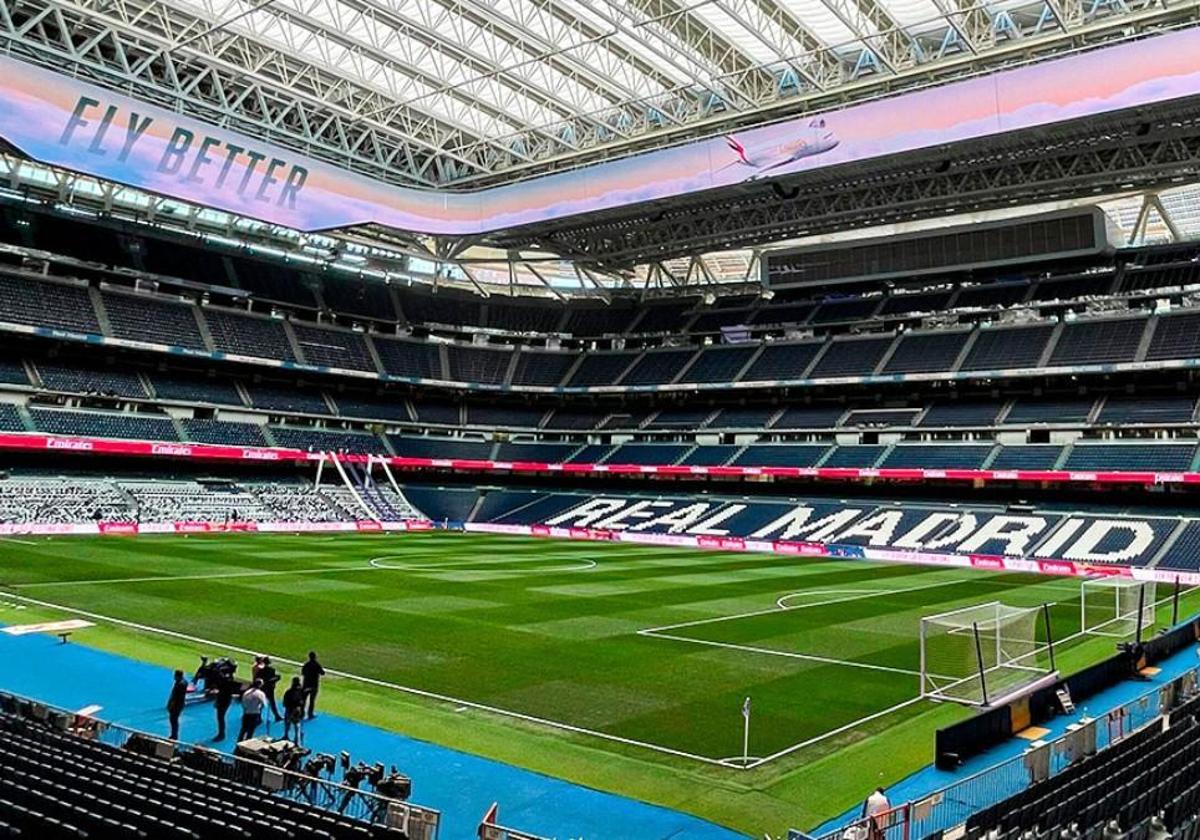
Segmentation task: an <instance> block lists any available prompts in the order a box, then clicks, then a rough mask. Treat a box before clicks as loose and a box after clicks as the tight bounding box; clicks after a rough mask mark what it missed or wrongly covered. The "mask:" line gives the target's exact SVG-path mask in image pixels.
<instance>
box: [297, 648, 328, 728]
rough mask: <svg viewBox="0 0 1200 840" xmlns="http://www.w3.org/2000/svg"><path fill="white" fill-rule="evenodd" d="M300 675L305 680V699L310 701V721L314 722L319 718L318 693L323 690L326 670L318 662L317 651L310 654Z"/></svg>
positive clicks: (311, 651)
mask: <svg viewBox="0 0 1200 840" xmlns="http://www.w3.org/2000/svg"><path fill="white" fill-rule="evenodd" d="M300 674H301V676H302V677H303V678H304V679H303V682H304V694H305V699H306V700H307V701H308V719H309V720H312V719H313V718H315V717H316V716H317V692H319V691H320V690H321V677H323V676H325V669H324V668H322V667H321V663H320V662H318V661H317V652H316V651H315V650H310V651H309V652H308V661H307V662H305V663H304V664H303V665H302V666H300Z"/></svg>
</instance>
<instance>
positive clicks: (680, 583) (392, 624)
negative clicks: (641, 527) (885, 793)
mask: <svg viewBox="0 0 1200 840" xmlns="http://www.w3.org/2000/svg"><path fill="white" fill-rule="evenodd" d="M372 560H375V561H376V563H375V565H374V566H372V565H371V561H372ZM380 566H382V567H383V568H379V567H380ZM0 584H2V585H3V587H4V588H5V589H7V590H9V591H13V592H17V593H20V594H23V595H27V596H29V597H33V598H38V599H41V600H45V601H49V602H53V603H58V604H62V605H65V606H70V607H74V608H78V609H83V610H90V611H94V612H97V613H101V614H104V615H109V616H112V617H115V618H121V619H125V620H129V621H135V622H139V623H143V624H147V625H152V626H156V627H162V628H165V629H170V630H175V631H179V632H184V633H188V634H191V635H195V636H198V637H201V638H206V639H213V640H217V641H220V642H223V643H226V644H230V645H236V646H240V647H245V648H250V649H255V650H262V651H267V652H270V653H273V654H276V655H278V656H282V657H288V658H292V659H299V658H301V657H302V656H303V654H304V652H305V651H307V650H308V649H309V648H316V649H318V650H319V651H320V652H321V655H322V659H323V660H324V661H325V663H326V664H327V665H329V666H332V667H334V668H337V669H339V670H342V671H347V672H351V673H355V674H360V675H363V676H368V677H372V678H376V679H382V680H387V681H390V682H395V683H399V684H402V685H406V686H412V687H416V688H420V689H422V690H425V691H430V692H436V693H439V694H444V695H448V696H451V697H456V698H462V699H464V700H469V701H472V702H476V703H482V704H486V705H489V706H494V707H498V708H500V709H505V710H511V711H513V712H518V713H521V714H525V715H531V716H536V717H539V718H546V719H549V720H553V721H559V722H562V723H566V724H570V725H572V726H575V727H581V728H584V729H589V730H595V731H599V732H604V733H608V734H611V735H616V736H619V737H621V738H628V739H632V740H636V741H643V742H647V743H651V744H655V745H659V746H663V747H668V748H671V749H675V750H680V751H684V752H687V753H692V754H695V755H700V756H705V757H709V758H713V759H721V758H728V757H731V756H736V755H740V752H741V717H740V709H741V704H742V701H743V699H744V698H745V697H746V696H752V697H753V699H754V731H753V737H752V752H753V753H754V754H757V755H770V754H773V753H775V752H777V751H780V750H784V749H786V748H787V747H789V746H791V745H793V744H796V743H798V742H801V741H806V740H809V739H812V738H815V737H818V736H820V735H821V734H822V733H826V732H829V731H831V730H835V729H838V728H840V727H843V726H845V725H847V724H851V723H853V722H855V721H858V720H860V719H862V718H866V717H869V716H871V715H875V714H877V713H878V712H880V711H882V710H884V709H887V708H889V707H892V706H895V705H898V704H901V703H904V702H905V701H907V700H910V699H911V698H912V697H914V696H915V695H916V694H917V691H918V685H917V682H918V681H917V678H916V676H913V675H910V674H905V673H902V672H904V671H913V670H915V669H916V668H917V665H918V646H917V640H916V635H917V634H916V631H917V625H918V622H919V619H920V617H921V616H922V615H926V614H929V613H932V612H939V611H943V610H947V609H954V608H956V607H959V606H968V605H972V604H977V603H981V602H986V601H991V600H1003V601H1005V602H1006V603H1011V604H1020V605H1030V606H1032V605H1036V604H1040V603H1042V602H1045V601H1057V602H1058V603H1059V606H1057V607H1056V608H1055V613H1054V615H1055V623H1056V628H1057V629H1056V631H1055V632H1056V635H1058V636H1060V637H1063V636H1066V635H1068V634H1069V633H1071V632H1074V631H1075V630H1077V629H1078V621H1079V618H1078V582H1077V581H1071V580H1053V579H1047V578H1038V577H1034V576H1025V575H1011V574H1005V575H998V574H994V573H984V572H974V571H961V570H940V569H929V568H922V567H915V566H914V567H908V566H883V565H876V564H870V563H866V562H863V561H836V560H825V559H811V558H786V557H779V556H770V555H754V554H727V553H716V552H699V551H693V550H683V549H668V548H651V547H644V546H633V545H627V544H603V543H570V542H561V541H549V540H532V539H528V538H518V537H501V536H490V535H487V536H485V535H463V534H445V533H436V532H434V533H424V534H404V535H346V536H338V537H335V538H327V537H311V536H308V537H303V536H283V535H270V536H268V535H231V536H213V537H192V538H187V539H184V538H180V537H164V538H149V537H139V538H137V539H131V540H122V539H114V538H107V539H105V538H101V539H89V540H83V539H78V538H76V539H55V540H46V541H42V542H38V543H37V544H36V545H9V546H8V547H6V550H5V551H4V553H3V555H2V557H0ZM785 596H787V597H786V600H785V601H784V604H785V606H787V607H789V608H788V609H781V608H779V607H778V606H777V602H778V601H779V600H780V599H781V598H784V597H785ZM1072 599H1073V601H1074V603H1073V604H1072ZM743 614H749V615H745V616H743ZM735 616H743V617H735ZM714 619H725V620H720V621H714ZM679 624H682V625H685V626H683V627H681V628H679V629H675V630H671V631H670V633H671V634H672V635H673V636H681V637H685V638H684V639H664V638H654V637H652V636H648V635H642V634H639V631H640V630H645V629H648V628H658V627H663V626H666V625H679ZM688 640H701V641H704V642H709V643H716V644H696V643H693V642H691V641H688ZM748 648H751V649H753V650H748ZM772 651H778V652H780V653H782V654H807V655H811V656H812V657H813V658H812V659H805V658H798V657H796V656H793V655H773V654H772ZM200 652H201V651H200V650H197V653H200ZM843 663H844V664H843ZM191 664H192V663H187V662H184V663H180V665H181V666H182V667H185V668H186V667H190V666H191ZM859 664H861V665H866V666H882V667H883V668H885V669H895V670H896V671H900V672H901V673H896V672H893V671H892V670H885V671H880V670H876V669H874V668H872V667H856V665H859ZM923 708H924V707H923V705H922V704H916V705H910V706H908V707H906V708H904V709H902V710H901V711H899V712H897V715H896V716H889V717H888V718H886V719H884V720H882V721H874V722H872V723H870V724H867V725H864V726H862V727H860V728H858V729H854V730H852V731H850V732H848V733H844V734H843V735H840V736H839V743H840V744H842V745H844V744H845V742H846V741H847V740H848V739H852V738H857V737H865V736H866V735H869V734H870V733H871V732H873V731H878V728H881V727H883V726H885V725H893V724H894V723H895V721H896V719H897V717H900V718H902V717H905V716H909V715H914V714H919V713H920V712H921V711H922V709H923Z"/></svg>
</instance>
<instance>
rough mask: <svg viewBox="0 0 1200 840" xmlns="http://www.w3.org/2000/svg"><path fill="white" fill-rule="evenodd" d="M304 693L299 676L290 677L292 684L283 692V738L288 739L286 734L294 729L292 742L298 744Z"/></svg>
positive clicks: (302, 715) (302, 716) (302, 718)
mask: <svg viewBox="0 0 1200 840" xmlns="http://www.w3.org/2000/svg"><path fill="white" fill-rule="evenodd" d="M305 697H306V693H305V691H304V686H303V685H301V684H300V678H299V677H292V685H291V687H290V688H288V690H287V691H285V692H283V740H285V741H286V740H287V739H288V734H289V733H292V731H293V730H295V732H294V734H295V736H296V737H295V738H293V739H292V741H293V742H294V743H297V744H299V743H300V741H301V737H302V736H301V733H300V724H301V722H302V721H303V720H304V699H305Z"/></svg>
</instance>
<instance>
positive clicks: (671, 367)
mask: <svg viewBox="0 0 1200 840" xmlns="http://www.w3.org/2000/svg"><path fill="white" fill-rule="evenodd" d="M694 355H695V351H694V350H691V349H688V350H651V351H649V352H647V353H646V354H645V355H643V356H642V357H641V358H640V359H638V360H637V362H636V363H635V364H634V366H633V367H632V368H630V369H629V371H628V372H627V373H626V374H625V375H624V376H623V377H622V378H621V384H622V385H655V384H659V383H664V382H672V381H674V379H675V377H676V376H678V375H679V373H680V371H682V370H683V368H684V366H685V365H687V363H688V361H689V360H690V359H691V358H692V356H694Z"/></svg>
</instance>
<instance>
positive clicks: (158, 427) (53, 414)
mask: <svg viewBox="0 0 1200 840" xmlns="http://www.w3.org/2000/svg"><path fill="white" fill-rule="evenodd" d="M29 414H30V416H31V417H32V418H33V423H34V426H35V427H36V428H37V430H38V431H40V432H47V433H49V434H52V435H74V436H79V437H97V438H126V439H133V440H176V441H177V440H179V436H178V435H177V434H176V433H175V427H174V426H173V425H172V424H171V421H170V420H169V419H168V418H167V417H166V416H165V415H154V414H132V413H129V412H120V413H118V412H112V411H63V410H60V409H48V408H31V409H30V410H29Z"/></svg>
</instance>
